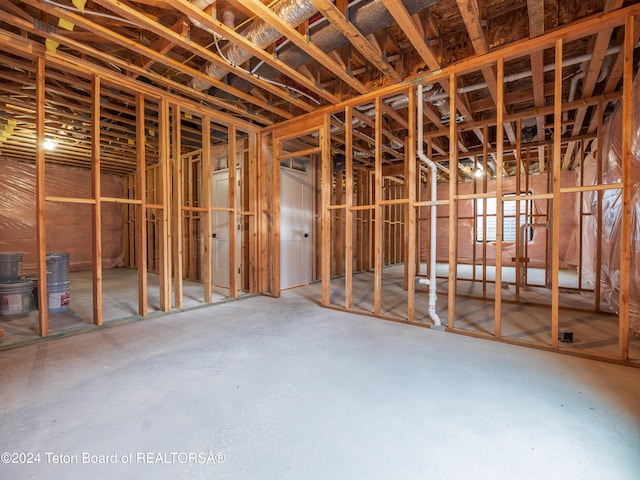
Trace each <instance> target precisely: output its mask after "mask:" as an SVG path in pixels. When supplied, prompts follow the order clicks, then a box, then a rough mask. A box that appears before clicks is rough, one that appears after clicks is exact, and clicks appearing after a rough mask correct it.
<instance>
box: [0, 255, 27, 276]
mask: <svg viewBox="0 0 640 480" xmlns="http://www.w3.org/2000/svg"><path fill="white" fill-rule="evenodd" d="M21 277H22V252H0V282H17V281H19V280H20V279H21Z"/></svg>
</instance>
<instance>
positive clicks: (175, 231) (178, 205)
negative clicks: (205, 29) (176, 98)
mask: <svg viewBox="0 0 640 480" xmlns="http://www.w3.org/2000/svg"><path fill="white" fill-rule="evenodd" d="M180 124H181V122H180V106H179V105H173V106H172V108H171V137H170V138H171V166H172V168H171V172H172V176H173V182H172V189H171V192H172V195H171V203H172V211H171V217H172V219H173V221H172V222H171V237H172V240H173V242H172V243H173V255H172V259H173V294H174V300H173V302H174V306H175V308H177V309H178V310H182V272H183V268H182V257H183V245H182V231H183V225H182V218H183V213H182V204H183V200H184V199H183V183H182V174H183V169H182V155H181V152H180V150H181V149H180V144H181V138H180V137H181V135H180Z"/></svg>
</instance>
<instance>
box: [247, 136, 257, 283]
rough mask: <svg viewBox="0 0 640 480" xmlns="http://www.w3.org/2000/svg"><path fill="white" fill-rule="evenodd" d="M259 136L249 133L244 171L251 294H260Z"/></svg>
mask: <svg viewBox="0 0 640 480" xmlns="http://www.w3.org/2000/svg"><path fill="white" fill-rule="evenodd" d="M259 138H260V137H259V135H258V134H257V133H249V138H248V140H247V141H248V142H249V145H248V147H249V161H248V168H246V169H244V172H245V176H244V178H245V188H246V189H248V199H249V204H248V206H247V207H248V210H249V213H248V215H249V238H248V239H247V242H248V251H249V254H248V258H247V260H248V261H247V264H246V265H247V269H248V272H247V274H248V288H249V291H250V292H260V290H259V287H258V274H257V272H258V265H259V255H258V246H259V242H258V238H259V233H258V232H259V222H258V215H257V212H258V202H259V195H258V192H259V190H258V187H259V182H253V180H254V179H258V172H259V169H258V159H257V157H258V140H259Z"/></svg>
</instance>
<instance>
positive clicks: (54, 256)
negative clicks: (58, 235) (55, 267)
mask: <svg viewBox="0 0 640 480" xmlns="http://www.w3.org/2000/svg"><path fill="white" fill-rule="evenodd" d="M68 258H69V252H52V253H47V260H63V259H68Z"/></svg>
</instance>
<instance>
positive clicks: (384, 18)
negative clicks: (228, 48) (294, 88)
mask: <svg viewBox="0 0 640 480" xmlns="http://www.w3.org/2000/svg"><path fill="white" fill-rule="evenodd" d="M437 1H438V0H403V1H402V3H403V4H404V6H405V8H406V9H407V11H408V12H409V15H413V14H415V13H418V12H420V11H421V10H424V9H425V8H427V7H429V6H430V5H433V4H434V3H436V2H437ZM348 18H349V21H350V22H351V23H352V24H353V25H354V26H355V27H356V28H357V29H358V31H359V32H360V33H361V34H362V35H363V36H365V37H366V36H367V35H370V34H372V33H374V32H378V31H380V30H382V29H384V28H387V27H390V26H391V25H394V24H395V23H396V21H395V19H394V18H393V15H391V13H389V10H387V8H386V7H385V6H384V3H383V2H382V1H381V0H373V1H371V2H361V3H358V4H356V5H353V6H351V7H350V8H349V15H348ZM309 39H310V41H311V43H313V44H314V45H317V46H318V47H319V48H320V49H321V50H322V51H324V52H332V51H334V50H337V49H338V48H341V47H344V46H346V45H349V44H350V42H349V40H348V39H347V38H346V37H345V36H344V35H342V33H340V31H338V30H337V29H336V28H335V27H334V26H333V25H332V24H331V23H329V22H328V21H322V22H318V25H317V27H316V26H312V28H311V29H310V32H309ZM278 58H279V59H280V60H282V61H283V62H284V63H286V64H287V65H289V66H291V67H294V68H295V67H299V66H301V65H304V64H305V63H307V62H309V61H311V60H312V57H310V56H309V55H308V54H307V53H305V52H303V51H302V50H300V49H299V48H298V47H296V46H295V45H293V43H291V42H285V43H284V44H283V45H282V46H281V48H279V49H278Z"/></svg>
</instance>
